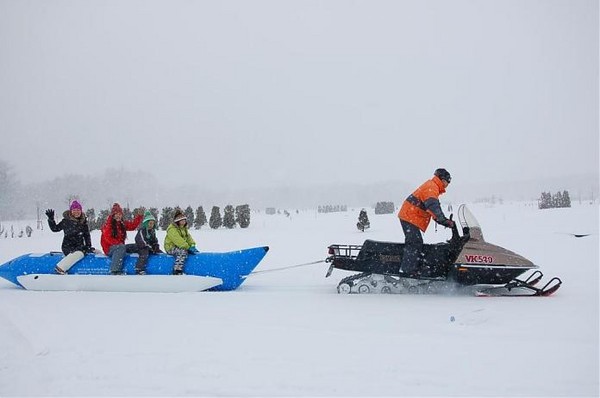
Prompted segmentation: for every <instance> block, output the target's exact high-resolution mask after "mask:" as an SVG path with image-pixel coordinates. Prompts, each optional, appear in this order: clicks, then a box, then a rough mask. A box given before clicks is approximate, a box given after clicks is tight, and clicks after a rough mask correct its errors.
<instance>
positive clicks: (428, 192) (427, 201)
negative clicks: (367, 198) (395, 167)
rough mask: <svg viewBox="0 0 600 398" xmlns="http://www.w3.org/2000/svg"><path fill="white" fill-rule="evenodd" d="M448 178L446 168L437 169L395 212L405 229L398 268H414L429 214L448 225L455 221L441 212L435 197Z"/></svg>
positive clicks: (417, 261) (415, 268)
mask: <svg viewBox="0 0 600 398" xmlns="http://www.w3.org/2000/svg"><path fill="white" fill-rule="evenodd" d="M451 179H452V177H450V173H449V172H448V171H447V170H446V169H437V170H436V171H435V172H434V175H433V178H432V179H431V180H428V181H426V182H425V183H423V185H421V186H420V187H419V188H417V189H416V190H415V191H414V192H413V193H412V194H410V195H409V196H408V197H407V198H406V200H405V201H404V203H402V207H401V208H400V211H399V212H398V218H399V219H400V224H401V225H402V231H404V253H403V256H402V263H401V265H400V272H402V273H407V274H411V273H413V272H414V271H416V270H417V267H418V265H419V255H420V253H421V249H422V247H423V236H422V235H421V231H423V232H425V231H426V230H427V226H428V225H429V222H430V221H431V217H433V219H434V220H435V222H437V223H438V224H441V225H443V226H445V227H448V228H453V227H454V221H452V220H450V219H448V218H447V217H446V216H445V215H444V212H443V211H442V208H441V206H440V201H439V199H438V198H439V196H440V195H441V194H443V193H444V192H446V188H447V187H448V185H449V184H450V180H451ZM419 230H420V231H419Z"/></svg>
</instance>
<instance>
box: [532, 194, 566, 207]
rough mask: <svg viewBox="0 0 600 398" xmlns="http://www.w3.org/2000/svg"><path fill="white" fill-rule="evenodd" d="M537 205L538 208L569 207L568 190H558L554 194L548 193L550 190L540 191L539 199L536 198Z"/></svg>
mask: <svg viewBox="0 0 600 398" xmlns="http://www.w3.org/2000/svg"><path fill="white" fill-rule="evenodd" d="M538 207H539V208H540V209H555V208H559V207H571V197H570V196H569V191H562V192H560V191H559V192H557V193H555V194H554V195H552V194H550V192H542V196H541V197H540V199H538Z"/></svg>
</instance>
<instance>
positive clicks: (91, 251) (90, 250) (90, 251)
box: [87, 247, 96, 254]
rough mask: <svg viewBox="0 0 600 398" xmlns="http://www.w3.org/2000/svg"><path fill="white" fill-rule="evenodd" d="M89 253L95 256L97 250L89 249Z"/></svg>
mask: <svg viewBox="0 0 600 398" xmlns="http://www.w3.org/2000/svg"><path fill="white" fill-rule="evenodd" d="M87 252H88V253H90V254H94V253H96V249H95V248H93V247H90V248H88V249H87Z"/></svg>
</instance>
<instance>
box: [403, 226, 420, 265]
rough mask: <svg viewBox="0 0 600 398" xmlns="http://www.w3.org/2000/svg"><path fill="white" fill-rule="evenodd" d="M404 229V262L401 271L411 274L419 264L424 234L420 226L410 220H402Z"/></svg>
mask: <svg viewBox="0 0 600 398" xmlns="http://www.w3.org/2000/svg"><path fill="white" fill-rule="evenodd" d="M400 224H401V225H402V231H404V253H403V254H402V263H401V265H400V272H401V273H405V274H411V273H413V272H415V271H416V270H417V268H418V266H419V257H420V256H421V251H422V250H423V236H422V235H421V231H420V230H419V228H418V227H417V226H415V225H413V224H411V223H409V222H406V221H404V220H400Z"/></svg>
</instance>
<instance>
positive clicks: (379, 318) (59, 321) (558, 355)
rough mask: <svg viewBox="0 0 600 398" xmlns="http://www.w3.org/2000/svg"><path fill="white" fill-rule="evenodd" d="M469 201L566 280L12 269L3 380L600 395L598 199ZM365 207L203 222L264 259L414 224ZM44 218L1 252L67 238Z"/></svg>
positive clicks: (488, 223)
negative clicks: (65, 283) (162, 284)
mask: <svg viewBox="0 0 600 398" xmlns="http://www.w3.org/2000/svg"><path fill="white" fill-rule="evenodd" d="M470 208H471V210H472V212H473V213H474V214H475V216H476V217H477V218H478V219H479V222H480V224H481V225H482V227H483V232H484V235H485V237H486V240H488V241H490V242H493V243H496V244H499V245H501V246H504V247H506V248H508V249H511V250H513V251H516V252H517V253H520V254H522V255H524V256H525V257H528V258H529V259H531V260H532V261H534V262H535V263H536V264H538V265H540V266H541V270H542V271H543V272H544V274H545V276H546V277H545V279H546V280H547V279H549V278H550V277H551V276H555V275H556V276H560V277H561V278H562V280H563V286H562V287H561V289H560V290H559V291H558V292H557V293H556V294H555V295H554V296H551V297H548V298H477V297H470V296H464V295H462V296H450V295H438V296H434V295H420V296H418V295H414V296H410V295H338V294H337V293H336V285H337V283H338V281H339V280H340V279H341V278H343V277H344V276H346V275H348V273H346V272H344V271H339V270H337V271H334V273H333V275H332V276H331V277H330V278H325V272H326V270H327V265H326V264H324V263H321V264H316V265H307V266H303V267H297V268H291V269H287V270H283V271H277V272H266V273H260V274H256V275H254V276H251V277H250V278H249V279H248V280H247V281H246V283H245V284H244V285H242V287H241V288H240V289H239V290H237V291H233V292H203V293H193V294H192V293H180V294H166V293H165V294H152V293H92V292H56V293H43V292H29V291H24V290H22V289H19V288H16V287H15V286H13V285H11V284H10V283H8V282H6V281H1V282H0V396H11V395H44V396H56V395H61V396H62V395H98V396H101V395H120V396H123V395H125V396H127V395H138V396H139V395H145V396H155V395H156V396H158V395H169V396H174V395H188V396H204V395H209V396H216V395H226V396H292V395H293V396H356V395H368V396H384V395H385V396H420V395H430V396H431V395H435V396H457V395H460V396H598V394H599V383H598V379H599V366H598V357H599V345H598V335H599V328H598V319H599V295H598V291H599V272H598V269H599V255H598V251H599V241H598V221H599V214H598V205H597V204H595V205H590V204H578V203H574V207H572V208H570V209H554V210H543V211H540V210H538V209H537V208H536V207H535V206H534V205H532V204H525V203H513V204H508V203H507V204H503V205H496V206H493V207H490V206H485V205H471V206H470ZM359 210H360V208H355V209H349V211H348V212H347V213H331V214H317V213H316V212H315V211H301V212H300V213H298V214H297V213H296V211H295V210H291V217H290V218H287V217H285V216H283V215H274V216H268V215H265V214H264V212H261V213H253V215H252V223H251V226H250V228H248V229H244V230H242V229H235V230H224V229H221V230H216V231H215V230H210V229H208V228H205V229H202V230H200V231H193V234H194V238H195V239H196V241H197V242H198V243H199V248H200V250H204V251H229V250H234V249H238V248H245V247H254V246H262V245H268V246H270V247H271V250H270V251H269V253H268V254H267V256H266V257H265V259H264V260H263V262H262V263H261V264H260V265H259V267H258V269H257V270H268V269H275V268H280V267H287V266H291V265H296V264H304V263H308V262H312V261H316V260H321V259H324V258H325V257H326V255H327V252H326V248H327V245H328V244H331V243H348V244H360V243H362V241H363V240H364V239H365V238H370V239H379V240H389V241H393V240H396V241H401V240H403V235H402V231H401V228H400V225H399V223H398V221H397V219H396V217H395V215H393V214H391V215H380V216H376V215H374V213H373V211H372V210H371V209H368V210H369V218H370V221H371V229H370V230H368V231H367V232H365V233H361V232H359V231H358V230H357V229H356V226H355V225H356V222H357V218H358V213H359ZM9 224H10V223H7V222H5V223H4V225H5V226H6V225H9ZM14 224H15V228H17V227H18V226H20V225H23V226H24V225H25V224H27V223H26V222H21V223H19V222H16V223H14ZM29 224H30V225H32V226H33V227H34V232H33V236H32V237H31V238H21V239H18V238H14V239H10V238H8V239H5V238H3V237H2V238H0V263H4V262H6V261H8V260H10V259H12V258H13V257H16V256H18V255H21V254H23V253H28V252H44V251H50V250H58V249H59V248H60V243H61V240H62V233H56V234H53V233H52V232H50V231H49V230H48V229H47V227H46V228H45V229H44V230H43V231H37V230H35V224H34V223H31V222H30V223H29ZM571 233H591V234H593V235H591V236H588V237H584V238H576V237H574V236H572V235H570V234H571ZM163 234H164V232H161V235H160V237H161V238H162V237H163V236H164V235H163ZM448 237H449V231H447V230H444V229H438V231H437V232H435V231H434V228H433V226H430V230H429V231H428V233H427V234H426V240H427V241H428V242H437V241H442V240H446V239H447V238H448ZM131 238H133V235H131ZM92 239H93V242H94V244H95V245H96V247H99V246H100V245H99V239H100V237H99V235H98V232H97V231H95V232H94V233H93V236H92ZM451 317H454V318H455V321H454V322H451V321H450V318H451Z"/></svg>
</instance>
